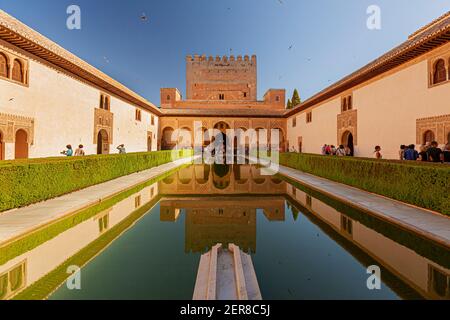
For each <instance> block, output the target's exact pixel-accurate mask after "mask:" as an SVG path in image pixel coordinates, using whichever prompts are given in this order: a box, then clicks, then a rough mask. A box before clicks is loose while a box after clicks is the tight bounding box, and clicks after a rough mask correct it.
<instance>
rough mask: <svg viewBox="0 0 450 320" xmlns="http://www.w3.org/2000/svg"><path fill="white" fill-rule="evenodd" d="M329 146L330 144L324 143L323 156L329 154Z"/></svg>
mask: <svg viewBox="0 0 450 320" xmlns="http://www.w3.org/2000/svg"><path fill="white" fill-rule="evenodd" d="M327 148H328V146H327V145H326V144H324V145H323V147H322V155H323V156H324V155H326V154H327Z"/></svg>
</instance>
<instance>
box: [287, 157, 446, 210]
mask: <svg viewBox="0 0 450 320" xmlns="http://www.w3.org/2000/svg"><path fill="white" fill-rule="evenodd" d="M280 164H281V165H284V166H287V167H290V168H294V169H297V170H300V171H303V172H306V173H310V174H313V175H316V176H319V177H323V178H326V179H330V180H333V181H336V182H341V183H344V184H347V185H350V186H353V187H356V188H360V189H363V190H366V191H369V192H373V193H377V194H380V195H383V196H386V197H389V198H392V199H396V200H400V201H403V202H406V203H410V204H413V205H416V206H419V207H423V208H427V209H431V210H434V211H438V212H441V213H443V214H446V215H450V166H449V165H444V164H430V165H428V164H423V163H419V162H418V163H415V162H402V161H389V160H374V159H359V158H350V157H331V156H320V155H312V154H299V153H281V154H280Z"/></svg>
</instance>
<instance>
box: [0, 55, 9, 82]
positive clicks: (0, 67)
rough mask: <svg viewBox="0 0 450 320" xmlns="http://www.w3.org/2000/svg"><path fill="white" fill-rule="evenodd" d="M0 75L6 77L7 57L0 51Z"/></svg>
mask: <svg viewBox="0 0 450 320" xmlns="http://www.w3.org/2000/svg"><path fill="white" fill-rule="evenodd" d="M0 77H5V78H7V77H8V59H7V58H6V56H5V55H4V54H3V53H0Z"/></svg>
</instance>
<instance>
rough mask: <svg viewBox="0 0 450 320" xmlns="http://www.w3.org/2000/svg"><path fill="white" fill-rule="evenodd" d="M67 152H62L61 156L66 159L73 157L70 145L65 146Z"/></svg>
mask: <svg viewBox="0 0 450 320" xmlns="http://www.w3.org/2000/svg"><path fill="white" fill-rule="evenodd" d="M66 148H67V150H64V151H63V152H61V154H63V155H65V156H67V157H72V156H73V149H72V146H71V145H70V144H68V145H67V146H66Z"/></svg>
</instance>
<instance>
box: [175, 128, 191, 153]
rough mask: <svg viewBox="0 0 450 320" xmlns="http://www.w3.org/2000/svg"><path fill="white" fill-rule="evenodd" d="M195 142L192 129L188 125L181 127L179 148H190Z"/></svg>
mask: <svg viewBox="0 0 450 320" xmlns="http://www.w3.org/2000/svg"><path fill="white" fill-rule="evenodd" d="M193 142H194V139H193V137H192V130H191V129H190V128H188V127H183V128H181V129H180V130H179V132H178V148H179V149H190V148H192V147H193V145H194V144H193Z"/></svg>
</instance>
